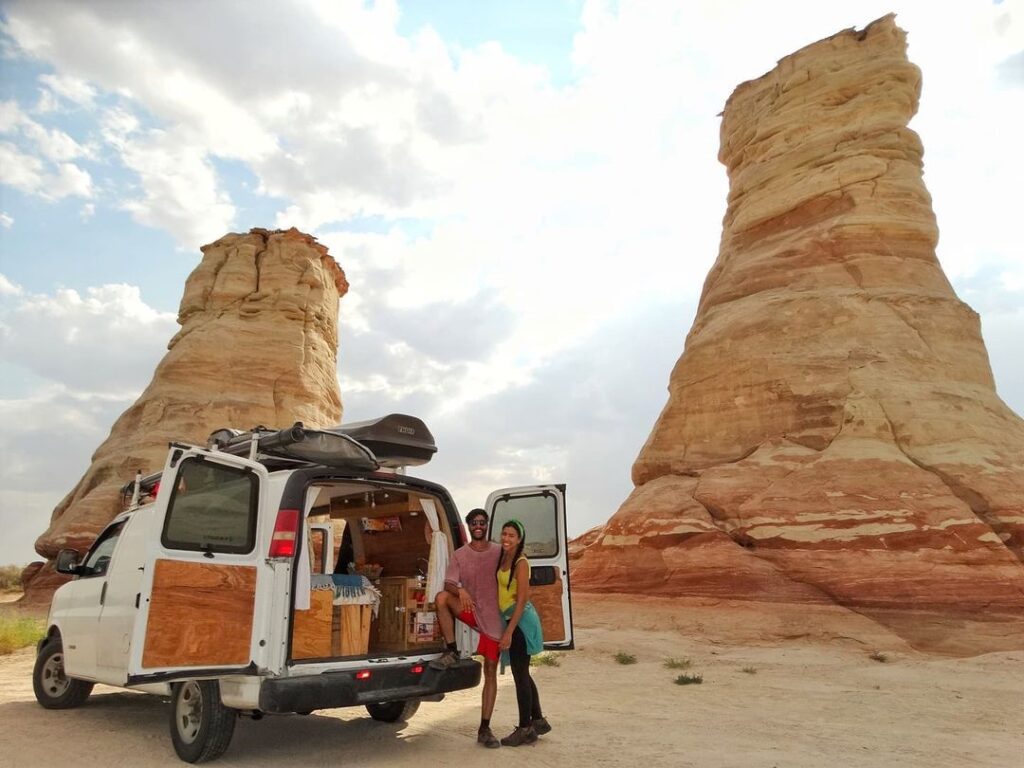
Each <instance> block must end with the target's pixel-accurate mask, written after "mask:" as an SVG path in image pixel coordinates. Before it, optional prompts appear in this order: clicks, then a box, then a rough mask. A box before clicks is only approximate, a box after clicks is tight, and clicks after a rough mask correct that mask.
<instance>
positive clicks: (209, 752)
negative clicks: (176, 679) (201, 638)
mask: <svg viewBox="0 0 1024 768" xmlns="http://www.w3.org/2000/svg"><path fill="white" fill-rule="evenodd" d="M237 719H238V713H237V712H236V711H235V710H233V709H231V708H230V707H225V706H224V704H223V703H222V702H221V700H220V684H219V683H218V682H217V681H216V680H186V681H184V682H181V683H175V684H174V686H173V687H172V689H171V742H172V743H173V744H174V751H175V752H176V753H177V754H178V757H180V758H181V759H182V760H184V761H185V762H186V763H205V762H207V761H208V760H216V759H217V758H218V757H220V756H221V755H223V754H224V752H225V750H226V749H227V748H228V745H229V744H230V743H231V737H232V736H233V735H234V733H235V721H236V720H237Z"/></svg>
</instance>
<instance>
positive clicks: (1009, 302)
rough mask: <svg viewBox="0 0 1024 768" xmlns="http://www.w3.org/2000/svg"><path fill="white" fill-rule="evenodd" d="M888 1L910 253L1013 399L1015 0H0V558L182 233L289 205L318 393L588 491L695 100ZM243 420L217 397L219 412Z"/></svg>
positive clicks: (688, 236)
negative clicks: (903, 82) (406, 420)
mask: <svg viewBox="0 0 1024 768" xmlns="http://www.w3.org/2000/svg"><path fill="white" fill-rule="evenodd" d="M889 11H896V12H897V14H898V19H897V21H898V23H899V24H900V25H901V26H903V28H904V29H906V30H908V33H909V41H910V57H911V59H912V60H913V61H914V62H915V63H917V64H918V65H919V66H920V67H921V68H922V70H923V71H924V92H923V96H922V102H921V109H920V112H919V114H918V116H917V117H916V118H915V120H914V122H913V123H912V127H913V128H914V129H916V130H917V131H918V133H919V134H920V135H921V137H922V139H923V141H924V145H925V148H926V157H925V163H926V176H925V179H926V183H927V184H928V187H929V189H930V191H931V193H932V196H933V198H934V206H935V210H936V214H937V216H938V219H939V226H940V230H941V233H942V234H941V242H940V245H939V258H940V259H941V261H942V264H943V266H944V268H945V270H946V272H947V274H948V275H949V277H950V279H951V280H952V282H953V284H954V286H955V288H956V290H957V292H958V293H959V295H960V297H961V298H963V299H964V300H965V301H967V302H968V303H969V304H971V306H973V307H974V308H975V309H976V310H977V311H978V312H980V313H981V316H982V323H983V332H984V335H985V340H986V342H987V344H988V349H989V354H990V357H991V359H992V366H993V369H994V373H995V376H996V381H997V387H998V390H999V393H1000V395H1001V396H1002V397H1003V399H1004V400H1005V401H1006V402H1007V403H1008V404H1009V405H1010V406H1011V407H1013V408H1014V409H1015V410H1016V411H1017V412H1018V413H1024V355H1021V354H1020V352H1019V346H1020V342H1019V339H1020V338H1021V337H1024V250H1022V245H1021V242H1022V239H1021V237H1020V233H1019V219H1020V216H1021V203H1020V200H1021V196H1020V176H1021V172H1022V171H1024V149H1022V142H1021V141H1020V131H1021V126H1022V125H1024V0H1002V2H992V1H991V0H987V1H986V0H974V1H972V0H962V1H961V2H949V3H935V2H933V1H932V0H926V1H925V2H899V1H898V0H885V1H884V2H873V1H872V0H859V1H858V2H856V3H854V2H847V3H842V2H829V3H823V2H820V0H817V1H815V2H785V1H784V0H780V2H773V3H764V2H760V0H751V1H750V2H746V1H741V0H710V1H707V2H705V1H703V0H694V1H693V2H654V1H653V0H649V1H647V2H634V1H632V0H620V2H606V1H594V2H590V1H586V2H585V1H584V0H517V1H516V2H514V3H513V2H500V1H498V0H494V1H491V2H484V1H483V0H446V1H444V2H437V3H426V2H404V3H402V2H395V1H394V0H381V1H380V2H363V1H362V0H355V1H354V2H352V1H349V0H295V1H294V2H282V1H279V0H278V1H275V2H270V1H269V0H268V1H265V2H259V1H254V0H236V1H235V2H230V1H227V0H225V1H222V2H219V1H211V2H200V1H199V0H194V1H193V0H180V1H179V2H173V3H156V2H127V0H126V1H125V2H89V3H86V2H77V3H76V2H47V1H46V0H30V1H28V2H6V1H4V2H0V57H2V58H0V67H2V79H0V423H2V425H3V429H2V430H0V524H2V527H3V536H2V538H0V564H3V563H9V562H14V563H25V562H28V561H29V560H31V559H34V555H33V552H32V541H33V540H34V539H35V537H36V536H37V535H38V534H39V533H40V532H41V531H42V530H43V529H44V528H45V527H46V524H47V521H48V519H49V514H50V511H51V510H52V509H53V507H54V505H55V504H56V503H57V502H58V501H59V500H60V498H61V497H62V496H63V495H64V494H65V493H66V492H67V491H68V490H70V488H71V487H72V486H73V485H74V483H75V482H76V481H77V479H78V478H79V477H80V476H81V474H82V473H83V472H84V470H85V469H86V467H87V466H88V462H89V456H90V454H91V452H92V451H93V449H94V448H95V447H96V446H97V445H98V444H99V443H100V442H101V441H102V439H103V438H104V437H105V436H106V434H107V432H108V431H109V428H110V425H111V424H112V422H113V420H114V419H115V418H116V417H117V415H119V414H120V413H121V412H122V411H123V410H124V409H125V408H126V407H127V406H128V405H129V404H130V403H131V402H132V401H133V400H134V398H135V397H137V395H138V394H139V392H140V391H141V390H142V388H143V387H144V386H145V385H146V383H147V382H148V381H149V379H150V376H151V374H152V371H153V368H154V367H155V365H156V363H157V362H158V361H159V359H160V357H161V355H162V354H163V352H164V349H165V345H166V343H167V341H168V340H169V338H170V337H171V336H172V335H173V333H174V331H175V329H176V325H175V315H176V311H177V305H178V301H179V300H180V297H181V292H182V288H183V285H184V281H185V278H186V276H187V275H188V273H189V272H190V271H191V270H192V269H193V267H194V266H195V265H196V263H197V262H198V260H199V257H200V254H199V250H198V248H199V246H200V245H201V244H204V243H207V242H210V241H212V240H214V239H216V238H218V237H219V236H221V235H222V234H224V233H226V232H229V231H235V232H239V231H246V230H248V229H249V228H251V227H257V226H258V227H290V226H296V227H299V228H300V229H303V230H306V231H309V232H311V233H313V234H315V235H316V236H317V237H318V238H319V239H320V240H321V241H322V242H323V243H325V244H326V245H328V247H329V248H330V250H331V253H332V254H333V255H334V256H335V258H336V259H337V260H338V262H339V263H340V264H341V266H342V268H343V269H344V270H345V272H346V273H347V275H348V278H349V281H350V282H351V285H352V288H351V292H350V293H349V295H348V296H347V297H345V299H344V300H343V301H342V307H341V316H340V328H341V342H340V344H341V346H340V352H339V365H338V375H339V379H340V382H341V389H342V396H343V398H344V401H345V408H346V413H345V418H346V420H355V419H361V418H369V417H372V416H376V415H381V414H384V413H387V412H391V411H404V412H408V413H413V414H417V415H420V416H422V417H423V418H424V419H425V420H426V421H427V423H428V424H429V425H430V426H431V428H432V430H433V431H434V433H435V435H436V437H437V439H438V443H439V446H440V451H439V454H438V458H437V459H435V461H434V463H433V464H432V465H431V471H430V472H429V473H426V474H429V476H430V477H431V478H433V479H437V480H439V481H440V482H442V483H444V484H445V485H447V486H448V487H449V488H450V489H451V490H452V491H453V493H454V494H455V496H456V500H457V501H458V503H459V505H460V507H461V508H463V509H468V508H469V507H471V506H475V505H477V504H479V503H481V502H482V500H483V497H484V496H485V495H486V493H487V492H488V491H489V490H491V489H494V488H497V487H501V486H505V485H510V484H522V483H532V482H543V481H562V482H567V483H568V485H569V493H570V507H569V509H570V530H571V532H572V533H574V534H575V533H580V532H582V531H584V530H585V529H587V528H589V527H591V526H593V525H595V524H597V523H600V522H603V521H604V520H606V519H607V518H608V517H609V516H610V515H611V514H612V513H613V512H614V511H615V509H616V508H617V506H618V505H619V503H620V502H621V501H622V500H623V499H624V498H625V496H626V495H627V494H628V492H629V491H630V489H631V484H630V482H629V472H630V466H631V464H632V461H633V459H634V458H635V456H636V453H637V451H638V450H639V448H640V446H641V444H642V443H643V441H644V439H645V438H646V436H647V434H648V432H649V430H650V428H651V426H652V425H653V422H654V420H655V418H656V417H657V414H658V412H659V411H660V410H661V408H662V406H663V405H664V403H665V399H666V385H667V381H668V375H669V371H670V370H671V368H672V365H673V364H674V363H675V361H676V359H677V358H678V356H679V355H680V353H681V351H682V348H683V341H684V338H685V336H686V332H687V330H688V328H689V326H690V323H691V321H692V319H693V313H694V311H695V306H696V301H697V298H698V296H699V293H700V289H701V285H702V283H703V280H704V276H705V274H706V272H707V270H708V268H709V267H710V266H711V264H712V263H713V261H714V259H715V256H716V252H717V246H718V238H719V234H720V223H721V219H722V215H723V213H724V210H725V195H726V190H727V182H726V176H725V171H724V169H723V168H722V166H720V165H719V164H718V162H717V160H716V155H717V151H718V128H719V118H718V117H717V115H718V113H719V112H720V111H721V109H722V107H723V106H724V104H725V100H726V99H727V98H728V96H729V94H730V93H731V92H732V90H733V88H735V86H736V85H737V84H739V83H740V82H742V81H744V80H749V79H751V78H755V77H758V76H760V75H761V74H763V73H764V72H766V71H767V70H769V69H771V68H772V67H773V66H774V63H775V61H776V60H777V59H778V58H780V57H782V56H784V55H786V54H788V53H790V52H792V51H794V50H796V49H798V48H800V47H802V46H804V45H806V44H808V43H811V42H813V41H815V40H818V39H820V38H823V37H827V36H828V35H831V34H833V33H835V32H837V31H839V30H841V29H844V28H847V27H851V26H856V27H862V26H864V25H865V24H866V23H868V22H870V21H871V20H873V19H875V18H877V17H879V16H882V15H884V14H885V13H887V12H889ZM239 426H242V425H239Z"/></svg>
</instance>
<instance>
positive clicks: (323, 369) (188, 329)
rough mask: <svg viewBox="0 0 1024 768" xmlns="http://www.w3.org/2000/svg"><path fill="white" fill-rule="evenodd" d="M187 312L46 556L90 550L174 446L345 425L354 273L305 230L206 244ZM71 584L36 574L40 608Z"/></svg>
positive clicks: (53, 531) (60, 519)
mask: <svg viewBox="0 0 1024 768" xmlns="http://www.w3.org/2000/svg"><path fill="white" fill-rule="evenodd" d="M202 251H203V258H202V260H201V261H200V263H199V265H198V266H197V267H196V268H195V270H193V272H192V274H191V275H189V278H188V281H187V282H186V284H185V293H184V296H183V297H182V300H181V306H180V308H179V311H178V323H179V324H180V325H181V330H180V331H179V332H178V333H177V334H176V335H175V336H174V338H172V339H171V341H170V343H169V344H168V345H167V348H168V351H167V354H166V355H165V356H164V358H163V360H162V361H161V362H160V364H159V365H158V366H157V369H156V371H155V372H154V374H153V379H152V381H151V382H150V384H149V386H148V387H146V389H145V391H144V392H143V393H142V395H141V396H140V397H139V399H138V400H136V401H135V403H134V404H133V405H132V406H131V407H130V408H128V410H127V411H125V412H124V413H123V414H122V415H121V416H120V418H118V420H117V421H116V422H115V423H114V426H113V428H112V429H111V430H110V435H109V437H107V439H106V440H105V441H104V442H103V443H102V444H101V445H100V446H99V448H97V449H96V452H95V453H94V454H93V457H92V464H91V465H90V466H89V468H88V470H86V473H85V475H84V476H83V477H82V479H81V480H79V482H78V484H77V485H76V486H75V487H74V488H73V489H72V490H71V492H70V493H69V494H68V495H67V496H66V497H65V498H64V500H63V501H61V502H60V504H58V505H57V508H56V509H54V511H53V516H52V519H51V522H50V526H49V528H48V529H47V530H46V532H45V533H43V534H42V536H40V537H39V539H38V540H37V541H36V551H37V552H38V553H39V554H40V555H42V556H44V557H46V558H48V559H52V558H54V557H55V556H56V554H57V552H58V550H60V549H61V548H63V547H70V548H73V549H79V550H83V551H84V549H85V548H87V547H88V546H89V545H90V544H91V543H92V540H93V539H94V538H95V537H96V535H97V533H99V531H100V530H102V528H103V527H104V526H105V525H106V524H107V523H108V522H109V521H110V519H111V518H112V517H114V515H115V514H117V512H118V511H119V510H120V508H121V505H120V501H121V500H120V493H119V490H120V488H121V487H122V486H123V485H124V484H125V483H126V482H128V481H130V480H132V479H133V478H134V477H135V472H136V470H142V472H143V473H149V472H155V471H159V470H160V469H162V468H163V465H164V460H165V459H166V456H167V444H168V442H169V441H172V440H177V441H187V442H194V443H199V444H205V442H206V438H207V437H208V436H209V434H210V432H212V431H213V430H215V429H218V428H221V427H236V428H239V429H249V428H251V427H254V426H256V425H264V426H268V427H285V426H290V425H291V424H293V423H295V422H296V421H302V422H304V423H305V424H307V425H309V426H327V425H333V424H338V423H340V421H341V411H342V408H341V395H340V392H339V389H338V376H337V354H338V301H339V299H340V298H341V296H343V295H344V294H345V292H346V291H347V290H348V283H347V281H346V280H345V274H344V273H343V272H342V271H341V269H340V268H339V267H338V265H337V263H336V262H335V261H334V259H333V258H332V257H331V256H330V255H328V253H327V248H325V247H324V246H323V245H320V244H319V243H317V242H316V240H315V239H314V238H313V237H311V236H309V235H306V234H303V233H302V232H299V231H298V230H296V229H290V230H287V231H280V230H278V231H269V230H265V229H253V230H251V231H250V232H248V233H247V234H229V235H226V236H225V237H222V238H221V239H220V240H218V241H216V242H215V243H211V244H210V245H206V246H203V248H202ZM59 583H60V577H58V576H56V574H55V573H54V572H53V570H52V568H51V567H50V564H48V565H47V566H46V567H44V568H42V569H41V570H39V571H38V572H37V573H33V575H32V577H31V580H30V581H29V584H28V585H27V589H26V595H27V597H28V599H29V600H30V601H32V600H44V599H48V598H49V592H50V590H52V588H53V587H54V586H55V585H56V584H59Z"/></svg>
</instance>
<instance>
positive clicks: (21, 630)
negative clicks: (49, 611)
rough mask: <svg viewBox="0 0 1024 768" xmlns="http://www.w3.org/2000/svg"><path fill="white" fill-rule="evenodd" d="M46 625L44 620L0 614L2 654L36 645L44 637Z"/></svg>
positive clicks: (0, 648) (0, 647)
mask: <svg viewBox="0 0 1024 768" xmlns="http://www.w3.org/2000/svg"><path fill="white" fill-rule="evenodd" d="M44 624H45V622H44V621H43V620H42V619H31V618H26V617H21V616H5V615H2V614H0V654H7V653H11V652H12V651H16V650H18V649H19V648H24V647H25V646H27V645H33V644H35V643H36V642H37V641H38V640H39V638H41V637H42V636H43V631H44V629H45V627H44V626H43V625H44Z"/></svg>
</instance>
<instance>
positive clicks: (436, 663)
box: [430, 648, 459, 669]
mask: <svg viewBox="0 0 1024 768" xmlns="http://www.w3.org/2000/svg"><path fill="white" fill-rule="evenodd" d="M458 663H459V652H458V651H453V650H452V649H451V648H445V649H444V653H442V654H441V655H440V656H439V657H438V658H436V659H434V660H433V661H432V662H430V666H431V667H433V668H434V669H448V668H449V667H454V666H455V665H456V664H458Z"/></svg>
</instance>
